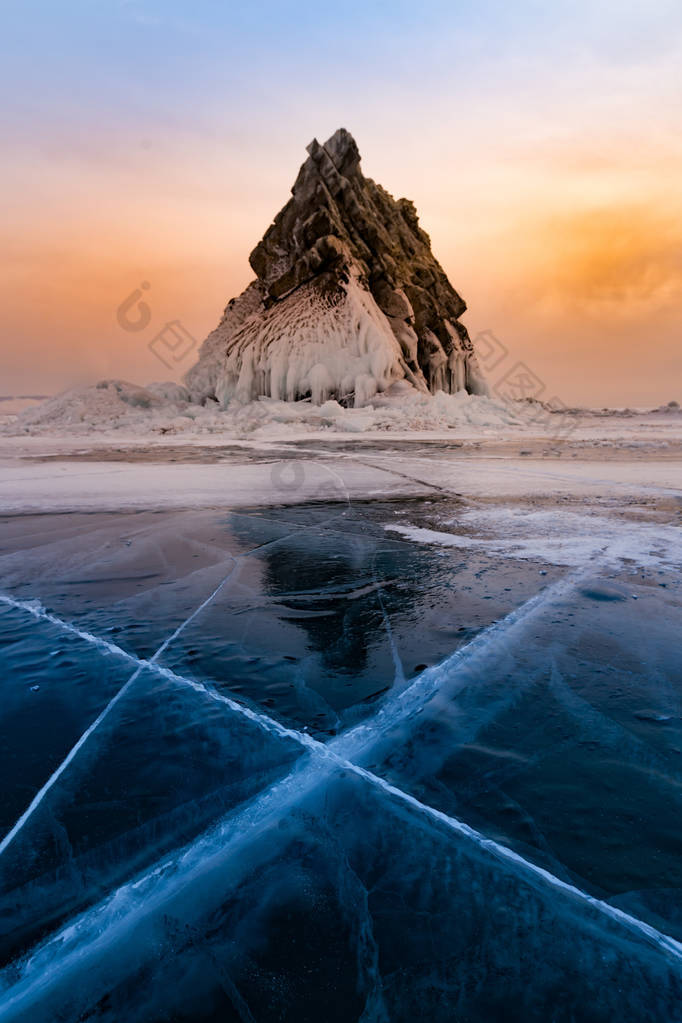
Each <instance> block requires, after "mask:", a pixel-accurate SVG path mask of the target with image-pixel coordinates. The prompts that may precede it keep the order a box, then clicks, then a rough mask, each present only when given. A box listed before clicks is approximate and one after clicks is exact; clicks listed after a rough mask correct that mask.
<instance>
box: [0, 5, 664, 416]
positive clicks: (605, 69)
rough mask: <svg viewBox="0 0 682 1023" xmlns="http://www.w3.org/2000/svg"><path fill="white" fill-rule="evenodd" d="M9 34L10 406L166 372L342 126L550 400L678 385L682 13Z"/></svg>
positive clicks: (378, 10)
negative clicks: (125, 315) (134, 317)
mask: <svg viewBox="0 0 682 1023" xmlns="http://www.w3.org/2000/svg"><path fill="white" fill-rule="evenodd" d="M0 48H2V51H3V52H2V60H1V61H0V81H1V83H2V89H3V93H4V102H3V106H2V109H3V114H2V117H3V123H2V131H3V155H4V159H3V161H2V166H1V167H0V177H1V180H2V192H3V196H4V200H5V209H6V212H5V216H4V217H3V225H2V229H1V230H2V232H3V237H2V258H3V261H4V268H3V273H2V276H1V278H0V290H1V291H2V294H1V296H0V300H1V301H0V308H1V309H2V332H1V335H0V336H1V338H2V353H3V354H2V363H1V367H2V369H1V376H0V394H24V393H54V392H55V391H57V390H61V389H63V388H65V387H68V386H72V385H75V384H81V383H88V382H94V381H96V380H98V379H101V378H102V377H112V376H113V377H121V378H124V379H129V380H134V381H137V382H141V383H144V382H149V381H151V380H155V379H156V380H158V379H167V378H168V377H169V375H170V374H169V372H168V371H167V370H166V369H165V368H164V367H163V366H162V365H161V364H160V363H159V362H158V361H157V360H156V358H155V356H154V354H153V353H152V352H151V351H150V350H149V347H148V344H149V342H150V341H151V340H152V339H153V337H154V336H155V333H156V332H157V331H159V330H161V328H162V327H163V325H164V323H166V322H167V321H168V320H180V322H181V323H182V324H183V326H184V327H185V328H186V329H187V330H188V331H189V332H190V333H191V334H192V335H193V336H194V337H195V338H197V339H198V340H201V339H203V337H204V336H205V335H206V334H207V333H208V331H209V330H211V329H212V328H213V327H214V326H215V324H216V323H217V321H218V319H219V317H220V314H221V311H222V309H223V307H224V305H225V304H226V302H227V300H228V299H229V298H231V297H232V296H234V295H235V294H237V293H238V292H239V291H241V289H242V288H243V287H244V286H245V285H246V284H247V283H248V281H249V280H250V279H251V277H252V273H251V271H250V268H249V265H248V255H249V252H250V251H251V249H252V248H253V247H254V245H255V244H256V242H257V241H258V240H259V238H260V237H261V235H262V234H263V232H264V230H265V229H266V228H267V226H268V224H269V223H270V221H271V220H272V218H273V216H274V215H275V213H276V212H277V211H278V210H279V209H280V207H281V206H282V205H283V204H284V202H285V201H286V199H287V197H288V194H289V189H290V187H291V185H292V183H293V181H294V178H295V176H296V172H297V170H298V167H299V165H300V164H301V162H302V161H303V159H304V158H305V155H306V154H305V146H306V145H307V144H308V143H309V142H310V140H311V139H312V138H313V137H314V136H316V137H317V138H318V139H320V141H323V140H324V139H326V138H327V137H328V136H329V135H331V134H332V132H333V131H334V130H335V129H336V128H338V127H340V126H344V127H346V128H348V129H349V130H350V131H351V132H352V133H353V135H354V136H355V138H356V140H357V142H358V145H359V148H360V151H361V153H362V157H363V170H364V172H365V174H367V175H368V176H370V177H373V178H374V179H375V180H377V181H379V182H381V183H382V184H383V185H384V186H385V187H386V188H387V189H388V190H389V191H390V192H391V193H392V194H393V195H395V196H396V197H397V196H403V195H404V196H408V197H409V198H411V199H412V200H414V202H415V204H416V207H417V209H418V211H419V214H420V219H421V223H422V226H423V227H424V228H425V229H426V230H427V231H428V232H429V234H430V235H431V239H432V243H433V249H434V252H435V254H436V256H437V258H438V259H439V260H440V261H441V263H442V264H443V266H444V268H445V270H446V272H447V273H448V275H449V277H450V279H451V281H452V283H453V285H454V286H455V287H456V288H457V290H458V291H460V293H461V294H462V295H463V297H464V298H465V300H466V301H467V303H468V307H469V308H468V311H467V313H466V314H465V316H464V322H465V323H466V324H467V326H468V328H469V330H470V333H471V334H472V335H473V336H475V335H476V334H477V333H478V332H479V331H483V330H492V331H493V332H494V334H495V335H496V336H497V337H498V338H499V339H500V340H501V341H502V343H503V344H504V345H505V346H506V348H507V349H509V352H510V355H509V356H508V359H511V360H516V359H521V360H524V361H525V362H526V363H527V365H528V366H529V367H530V368H531V370H532V371H533V372H534V373H535V374H536V375H537V376H538V377H539V378H540V379H541V380H542V381H544V382H545V385H546V392H545V395H544V396H546V397H550V396H553V395H556V396H558V397H559V398H561V399H562V400H563V401H564V402H566V403H569V404H572V403H589V404H597V405H605V404H610V405H614V404H618V405H621V404H632V405H651V404H660V403H662V402H665V401H669V400H671V399H678V400H682V344H681V337H680V334H681V328H680V322H681V316H680V313H681V311H682V216H681V214H682V188H681V182H682V132H681V131H680V111H681V110H682V102H681V101H682V95H681V94H682V6H681V5H680V3H679V0H670V2H668V0H649V2H644V0H641V2H640V0H638V2H633V0H618V2H616V0H613V2H611V0H607V2H596V0H590V2H588V0H573V2H565V0H556V2H553V3H547V2H546V0H543V2H534V0H533V2H530V0H518V2H515V3H509V2H492V0H478V2H475V3H474V2H473V0H471V2H467V3H463V2H452V0H450V2H433V0H423V2H420V3H415V2H414V0H411V2H409V3H407V2H403V0H394V2H391V3H389V2H387V0H385V2H384V0H381V2H371V0H363V2H358V0H345V2H344V3H341V4H338V5H332V4H321V3H319V2H315V3H312V2H309V0H306V2H298V3H285V2H282V3H275V2H268V3H264V2H259V0H253V2H251V3H249V4H246V3H243V4H242V3H239V4H236V3H229V2H218V0H193V2H192V3H189V2H173V0H122V2H115V0H110V2H109V0H81V2H74V0H64V2H62V3H54V2H47V0H43V2H35V0H24V2H22V3H13V4H5V5H3V33H2V42H0ZM141 281H147V282H149V284H150V288H149V289H148V291H146V293H145V299H146V301H147V302H148V303H149V306H150V308H151V311H152V319H151V321H150V324H149V327H148V328H147V329H146V330H145V331H142V332H139V333H126V332H125V331H123V330H122V329H121V328H120V327H119V326H118V324H117V322H116V309H117V307H118V306H119V304H120V303H121V302H122V301H123V300H124V299H125V298H126V296H127V295H129V294H130V292H131V291H132V290H134V289H135V288H137V287H138V285H139V284H140V282H141ZM191 360H192V356H189V357H188V359H187V362H186V364H185V365H183V366H181V367H180V369H181V371H182V370H184V369H186V368H188V366H189V364H190V362H191ZM498 372H501V370H500V371H498ZM178 375H179V374H176V376H178ZM492 377H493V378H494V377H495V373H493V374H492ZM492 382H493V383H494V382H495V381H494V379H493V380H492Z"/></svg>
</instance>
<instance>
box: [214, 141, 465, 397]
mask: <svg viewBox="0 0 682 1023" xmlns="http://www.w3.org/2000/svg"><path fill="white" fill-rule="evenodd" d="M307 153H308V158H307V159H306V161H305V162H304V163H303V165H302V167H301V169H300V171H299V173H298V176H297V178H296V181H295V182H294V185H293V188H292V195H291V198H290V199H289V201H288V202H287V203H286V205H285V206H284V207H283V209H282V210H281V211H280V212H279V213H278V214H277V216H276V217H275V220H274V222H273V223H272V224H271V225H270V227H269V228H268V229H267V231H266V232H265V235H264V236H263V238H262V240H261V241H260V242H259V243H258V245H257V246H256V248H255V249H254V250H253V252H252V253H251V256H250V260H249V261H250V263H251V267H252V268H253V271H254V273H255V274H256V277H257V281H256V282H255V286H256V289H257V291H258V293H259V295H260V301H261V310H260V316H261V318H262V323H261V327H266V326H267V330H266V335H267V342H266V344H265V348H261V349H260V350H259V352H260V354H259V356H258V358H257V359H256V363H255V364H254V365H257V367H258V370H257V371H256V373H255V377H254V378H253V379H252V378H251V377H249V386H250V388H251V389H252V390H253V387H256V388H257V389H258V388H262V391H259V392H258V393H265V394H273V393H275V394H276V395H277V396H281V394H282V388H281V387H280V386H279V384H278V385H277V386H275V387H274V389H273V386H272V373H271V370H272V365H271V361H272V360H271V357H270V356H271V355H272V351H273V350H274V349H272V346H273V345H274V346H275V348H276V349H277V351H278V352H279V356H278V359H280V357H281V356H282V348H283V346H284V347H286V338H285V335H284V333H282V332H283V331H284V330H285V328H286V330H287V331H291V329H292V322H293V320H295V321H296V323H298V324H299V326H300V324H301V322H302V321H301V316H303V318H304V320H305V323H306V327H305V331H308V332H310V339H309V345H308V347H310V346H311V345H312V346H313V347H315V349H316V351H315V353H313V352H312V349H311V350H310V352H309V358H308V359H303V363H304V365H305V368H303V377H300V376H299V377H298V380H297V386H296V387H295V388H294V389H293V390H292V388H291V387H289V385H288V384H287V386H286V387H285V388H284V390H285V392H286V395H287V396H292V395H293V396H294V397H303V396H305V393H306V390H307V393H311V394H312V393H313V392H314V391H315V388H314V387H313V386H312V385H311V383H310V380H309V370H311V369H312V368H313V366H312V365H310V366H308V365H307V363H308V362H309V361H310V359H312V358H313V357H315V358H317V359H318V361H317V362H315V363H314V365H315V366H317V367H318V370H317V371H316V372H317V378H318V379H320V380H322V379H324V380H325V381H327V380H329V381H331V382H330V383H329V384H328V386H326V385H325V386H324V387H322V392H321V393H323V394H331V395H333V396H336V397H343V398H346V395H341V394H339V393H338V392H339V390H340V389H343V387H348V386H351V392H352V393H356V392H357V388H356V387H355V385H354V384H352V385H349V380H348V375H346V377H345V378H344V380H343V381H342V380H341V379H340V376H341V370H340V369H339V368H338V367H337V366H336V364H337V362H338V359H337V355H338V349H339V344H340V341H339V338H338V336H337V335H336V334H334V338H335V340H334V342H333V344H334V359H333V360H332V361H334V365H335V367H336V368H335V369H334V370H333V372H332V371H330V370H329V366H328V365H327V363H328V362H329V358H327V357H326V356H325V353H324V351H320V350H319V349H320V339H321V338H322V336H323V334H322V333H321V332H320V331H319V330H318V331H317V340H316V339H315V336H314V334H315V332H314V330H313V324H312V322H311V321H310V320H309V311H310V309H311V302H312V303H313V305H315V303H317V308H318V311H319V315H320V317H325V316H327V315H328V310H329V309H330V308H336V309H337V317H336V318H337V319H338V318H339V316H340V315H341V311H340V308H339V307H341V306H344V304H345V303H347V301H348V298H349V294H350V292H349V289H355V290H354V294H355V299H356V300H357V301H359V302H360V304H361V305H362V306H363V309H364V310H365V313H366V314H367V315H368V316H369V317H370V319H371V321H372V331H371V333H372V337H373V339H374V341H373V343H374V344H376V345H379V342H378V340H377V338H378V334H380V333H381V332H382V331H383V332H384V334H385V335H386V337H385V339H384V340H385V342H386V344H388V346H389V348H390V347H391V346H392V348H393V354H392V356H391V358H390V359H388V357H387V361H388V363H390V366H388V368H387V367H386V366H384V362H385V361H386V360H383V361H382V360H375V361H376V362H377V364H378V363H379V362H381V366H380V370H381V371H380V372H375V370H374V369H371V367H367V366H365V367H364V368H365V369H368V368H369V369H370V374H369V375H373V376H374V377H375V382H376V386H377V389H379V390H382V389H385V387H387V386H390V383H391V382H392V381H393V380H395V379H396V378H399V377H404V378H407V379H408V380H409V382H410V383H412V384H413V386H415V387H417V388H419V389H421V390H427V389H428V390H430V391H433V392H435V391H436V390H446V391H455V390H459V389H462V388H465V389H467V390H470V391H481V390H483V389H484V384H483V382H482V379H481V377H480V373H479V372H478V369H477V367H476V364H475V358H474V353H473V347H472V344H471V341H470V340H469V336H468V334H467V331H466V328H465V327H464V326H463V324H461V323H460V322H459V317H460V316H461V315H462V313H463V312H464V311H465V309H466V305H465V303H464V301H463V300H462V298H461V297H460V295H458V293H457V292H456V291H455V290H454V288H453V287H452V285H451V284H450V282H449V281H448V278H447V276H446V274H445V273H444V271H443V269H442V267H441V266H440V264H439V263H438V262H437V260H436V259H435V257H434V256H433V254H432V252H431V242H430V239H429V236H428V235H427V233H426V232H425V231H423V230H422V228H421V227H420V226H419V220H418V217H417V211H416V209H415V207H414V204H413V203H412V202H410V201H409V200H408V199H398V200H395V199H393V197H392V196H391V195H390V194H389V193H388V192H387V191H386V190H385V189H384V188H382V187H381V185H377V184H376V183H375V182H374V181H372V180H371V179H370V178H366V177H365V176H364V175H363V173H362V170H361V167H360V153H359V151H358V147H357V145H356V143H355V140H354V138H353V136H352V135H351V134H350V133H349V132H348V131H346V129H345V128H340V129H339V130H338V131H336V132H335V133H334V134H333V135H332V136H331V138H329V139H328V140H327V141H326V142H325V143H324V145H321V144H320V143H319V142H318V141H317V139H313V141H312V142H311V143H310V145H309V146H308V147H307ZM252 294H253V292H252ZM363 296H364V297H363ZM246 305H247V306H248V307H249V308H250V307H251V306H252V302H251V301H250V302H249V303H246ZM294 308H296V309H297V310H298V312H297V313H296V314H294V312H293V310H294ZM325 310H326V311H327V312H325ZM226 312H227V311H226ZM363 315H364V314H363ZM292 316H293V320H292ZM228 319H229V325H230V331H229V333H230V334H231V335H232V338H230V337H226V338H225V341H226V342H227V349H226V352H225V354H226V356H229V351H230V350H231V351H232V352H233V354H234V353H235V351H238V352H239V353H241V354H240V355H239V358H237V359H233V360H232V369H231V371H230V373H231V376H232V377H233V376H234V374H237V375H238V376H239V375H240V374H241V372H242V369H243V365H244V355H245V354H247V352H246V349H245V348H244V343H243V342H244V337H245V335H244V333H243V330H242V325H241V321H240V322H238V323H236V324H235V316H234V315H231V316H229V317H228ZM251 319H252V318H251ZM352 319H353V318H352V317H350V320H351V321H352ZM362 319H363V317H362V316H360V320H358V319H357V317H356V318H355V321H353V322H351V323H350V326H349V329H350V331H351V333H352V332H353V331H355V332H357V330H358V329H359V326H358V324H359V322H360V321H362ZM249 322H250V321H249ZM320 322H321V321H320ZM221 326H222V324H221ZM226 326H227V325H226ZM318 326H319V324H318ZM327 326H329V324H327ZM337 326H338V325H335V327H334V330H335V331H336V329H337ZM253 327H254V324H253V323H250V326H248V328H247V326H246V325H245V326H244V330H246V335H247V336H248V337H251V334H252V330H253ZM218 330H219V331H220V327H219V328H218ZM235 331H236V333H235ZM278 331H279V332H280V333H279V339H278ZM305 331H304V332H305ZM377 332H378V333H377ZM215 334H216V332H214V334H213V335H211V336H210V338H209V339H208V342H210V345H209V347H210V349H211V350H212V351H213V350H214V349H215V342H216V338H215ZM232 339H233V343H232V344H230V342H231V341H232ZM252 340H253V338H252ZM299 340H300V336H299ZM348 342H349V345H350V348H349V351H350V349H353V351H355V349H356V348H357V338H356V339H355V341H353V340H352V339H351V338H349V339H348ZM235 343H236V349H235ZM362 343H363V344H364V342H362ZM330 344H331V342H330ZM341 347H342V348H343V344H341ZM384 347H386V345H384ZM268 352H269V353H270V355H268ZM328 354H329V355H331V350H330V352H329V353H328ZM356 354H358V353H356ZM384 354H386V353H384ZM253 355H254V353H253V352H251V354H250V355H249V356H248V358H247V362H249V365H251V362H252V358H251V357H252V356H253ZM229 361H230V360H229V358H228V362H229ZM277 365H279V362H278V363H277ZM319 367H325V372H324V373H323V372H322V369H319ZM355 368H357V367H355ZM361 375H363V376H366V375H367V374H366V373H363V374H361ZM350 376H351V377H352V376H353V374H352V373H351V374H350ZM254 380H255V381H256V382H254ZM235 386H237V385H235ZM363 386H364V385H363ZM238 389H239V388H238V387H237V390H238ZM370 389H371V388H370ZM227 390H228V391H229V388H228V389H227ZM226 393H227V392H226ZM356 397H357V393H356Z"/></svg>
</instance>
